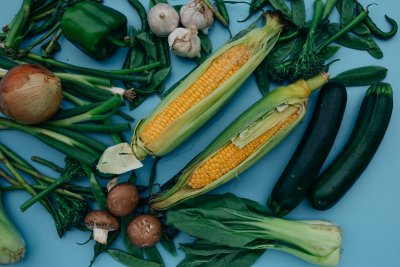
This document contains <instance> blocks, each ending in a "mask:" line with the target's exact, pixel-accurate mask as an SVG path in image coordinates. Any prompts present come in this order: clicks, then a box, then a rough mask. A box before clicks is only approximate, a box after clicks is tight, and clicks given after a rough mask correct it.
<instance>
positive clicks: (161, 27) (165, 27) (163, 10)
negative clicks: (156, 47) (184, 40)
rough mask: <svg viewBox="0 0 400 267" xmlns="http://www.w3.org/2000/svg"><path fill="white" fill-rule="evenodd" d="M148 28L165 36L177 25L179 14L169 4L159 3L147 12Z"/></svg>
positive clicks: (156, 33)
mask: <svg viewBox="0 0 400 267" xmlns="http://www.w3.org/2000/svg"><path fill="white" fill-rule="evenodd" d="M147 21H148V23H149V26H150V30H151V31H152V32H153V33H154V34H155V35H157V36H160V37H166V36H168V34H170V33H171V32H172V31H173V30H175V29H176V28H178V26H179V14H178V12H177V11H176V10H175V9H174V8H173V7H172V6H170V5H168V4H164V3H160V4H157V5H155V6H153V7H152V8H151V9H150V10H149V13H148V14H147Z"/></svg>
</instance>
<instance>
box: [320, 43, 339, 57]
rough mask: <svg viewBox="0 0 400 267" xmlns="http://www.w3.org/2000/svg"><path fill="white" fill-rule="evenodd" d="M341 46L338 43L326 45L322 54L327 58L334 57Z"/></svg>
mask: <svg viewBox="0 0 400 267" xmlns="http://www.w3.org/2000/svg"><path fill="white" fill-rule="evenodd" d="M340 48H341V46H338V45H331V46H328V47H325V48H324V49H323V50H322V51H321V52H320V54H319V55H320V56H321V57H322V58H323V59H324V60H327V59H328V58H331V57H333V56H334V55H335V54H336V53H337V52H338V51H339V50H340Z"/></svg>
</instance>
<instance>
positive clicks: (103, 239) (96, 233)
mask: <svg viewBox="0 0 400 267" xmlns="http://www.w3.org/2000/svg"><path fill="white" fill-rule="evenodd" d="M108 231H109V230H108V229H103V228H97V227H95V228H93V239H94V240H95V241H96V242H99V243H101V244H103V245H106V244H107V238H108Z"/></svg>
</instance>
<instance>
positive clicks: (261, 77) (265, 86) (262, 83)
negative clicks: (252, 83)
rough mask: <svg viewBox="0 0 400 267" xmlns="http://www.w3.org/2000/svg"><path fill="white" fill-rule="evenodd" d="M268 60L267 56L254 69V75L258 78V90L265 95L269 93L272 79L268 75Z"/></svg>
mask: <svg viewBox="0 0 400 267" xmlns="http://www.w3.org/2000/svg"><path fill="white" fill-rule="evenodd" d="M268 64H269V62H268V60H267V58H265V59H264V60H263V61H262V62H261V64H260V65H258V67H257V68H256V69H255V70H254V77H255V78H256V82H257V86H258V90H260V92H261V94H262V95H263V96H266V95H267V94H268V93H269V87H270V81H269V78H268V75H267V68H268Z"/></svg>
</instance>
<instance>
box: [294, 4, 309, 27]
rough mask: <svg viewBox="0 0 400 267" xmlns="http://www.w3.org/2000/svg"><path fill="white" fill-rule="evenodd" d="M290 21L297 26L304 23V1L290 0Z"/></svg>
mask: <svg viewBox="0 0 400 267" xmlns="http://www.w3.org/2000/svg"><path fill="white" fill-rule="evenodd" d="M291 3H292V21H293V22H294V24H296V25H297V26H302V25H303V24H304V23H305V22H306V6H305V3H304V0H292V1H291Z"/></svg>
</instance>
